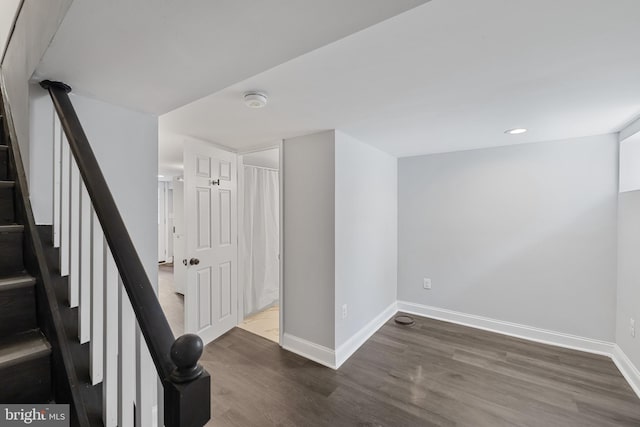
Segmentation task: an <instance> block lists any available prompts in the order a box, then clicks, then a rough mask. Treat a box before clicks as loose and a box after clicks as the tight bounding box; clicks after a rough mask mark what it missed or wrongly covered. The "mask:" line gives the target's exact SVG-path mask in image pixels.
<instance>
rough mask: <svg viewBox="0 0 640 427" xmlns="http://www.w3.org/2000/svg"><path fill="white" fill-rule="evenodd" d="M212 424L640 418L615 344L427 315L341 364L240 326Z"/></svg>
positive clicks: (222, 341) (216, 351) (221, 374)
mask: <svg viewBox="0 0 640 427" xmlns="http://www.w3.org/2000/svg"><path fill="white" fill-rule="evenodd" d="M202 362H203V364H204V365H205V367H206V368H207V370H208V371H209V372H210V373H211V376H212V384H213V394H212V401H213V402H212V403H213V404H212V407H213V414H212V415H213V417H212V420H211V421H210V423H209V424H208V425H210V426H221V427H222V426H241V427H247V426H474V427H482V426H491V427H496V426H546V427H551V426H580V427H586V426H593V427H604V426H640V400H639V399H638V398H637V397H636V396H635V394H634V393H633V391H632V390H631V388H630V387H629V385H628V384H627V383H626V382H625V380H624V378H623V377H622V375H621V374H620V372H619V371H618V370H617V368H616V367H615V365H614V364H613V362H612V361H611V360H610V359H609V358H607V357H604V356H596V355H592V354H587V353H581V352H578V351H573V350H567V349H562V348H557V347H552V346H547V345H542V344H536V343H532V342H528V341H524V340H520V339H517V338H511V337H506V336H503V335H499V334H493V333H490V332H485V331H481V330H477V329H472V328H467V327H463V326H458V325H454V324H451V323H446V322H440V321H436V320H430V319H423V318H418V317H416V324H415V326H413V327H409V328H407V327H401V326H397V325H395V324H394V323H393V322H392V321H390V322H388V323H387V324H386V325H385V326H383V327H382V328H381V329H380V330H379V331H378V332H377V333H376V334H375V335H374V336H373V337H372V338H371V339H370V340H369V341H368V342H367V343H366V344H365V345H364V346H363V347H361V348H360V349H359V350H358V352H357V353H356V354H355V355H353V357H351V359H349V360H348V361H347V362H346V363H345V364H344V365H343V366H342V367H341V368H340V369H339V370H338V371H333V370H331V369H328V368H325V367H322V366H320V365H318V364H316V363H314V362H311V361H308V360H306V359H303V358H302V357H299V356H297V355H295V354H293V353H290V352H287V351H284V350H282V349H281V348H280V347H279V346H278V345H277V344H275V343H273V342H271V341H269V340H266V339H264V338H260V337H258V336H256V335H253V334H251V333H249V332H246V331H244V330H241V329H238V328H235V329H233V330H232V331H230V332H229V333H227V334H225V335H224V336H222V337H221V338H219V339H218V340H216V341H215V342H213V343H211V344H209V345H208V346H207V347H206V349H205V353H204V355H203V358H202Z"/></svg>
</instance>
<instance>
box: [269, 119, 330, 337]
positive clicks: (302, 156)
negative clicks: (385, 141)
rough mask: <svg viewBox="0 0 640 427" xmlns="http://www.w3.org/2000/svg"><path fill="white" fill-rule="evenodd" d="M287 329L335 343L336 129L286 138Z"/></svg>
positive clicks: (285, 290)
mask: <svg viewBox="0 0 640 427" xmlns="http://www.w3.org/2000/svg"><path fill="white" fill-rule="evenodd" d="M283 146H284V162H283V165H282V166H283V170H282V172H283V173H282V179H283V180H284V181H283V182H284V229H283V233H284V296H283V299H284V301H283V304H284V313H285V316H284V333H286V334H291V335H293V336H296V337H298V338H302V339H304V340H307V341H310V342H313V343H316V344H319V345H322V346H325V347H327V348H331V349H332V348H334V343H335V322H334V301H335V258H334V247H335V233H334V230H335V226H334V212H335V209H334V207H335V200H334V183H335V144H334V132H333V131H329V132H322V133H317V134H313V135H308V136H302V137H298V138H292V139H287V140H285V141H284V144H283Z"/></svg>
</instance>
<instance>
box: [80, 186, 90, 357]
mask: <svg viewBox="0 0 640 427" xmlns="http://www.w3.org/2000/svg"><path fill="white" fill-rule="evenodd" d="M91 216H92V214H91V199H90V198H89V193H88V192H87V187H86V186H85V185H84V183H83V182H82V181H81V182H80V310H79V317H80V319H79V320H80V324H79V325H78V338H79V339H80V343H81V344H84V343H86V342H89V339H90V338H91V249H92V246H91Z"/></svg>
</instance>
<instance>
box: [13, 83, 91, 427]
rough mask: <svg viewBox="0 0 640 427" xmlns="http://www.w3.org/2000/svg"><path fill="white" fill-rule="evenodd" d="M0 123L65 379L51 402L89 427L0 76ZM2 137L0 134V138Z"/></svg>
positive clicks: (47, 325)
mask: <svg viewBox="0 0 640 427" xmlns="http://www.w3.org/2000/svg"><path fill="white" fill-rule="evenodd" d="M2 117H4V120H2ZM0 122H3V123H0V127H2V128H3V129H4V135H1V136H3V137H4V141H0V144H2V143H3V142H4V143H6V144H7V145H8V146H9V147H10V152H11V156H12V157H13V163H14V171H13V172H14V174H15V177H14V178H15V181H16V194H15V201H16V207H17V208H18V209H19V210H21V211H22V215H23V218H24V221H25V223H24V225H25V233H26V234H25V237H26V239H25V243H26V247H25V254H27V253H30V254H31V255H32V256H27V257H25V262H26V263H27V265H26V267H27V268H28V270H29V272H30V273H31V274H32V275H34V276H36V278H37V279H38V282H37V283H38V285H37V286H36V298H37V299H36V303H37V304H40V307H41V309H40V310H39V311H41V312H42V316H43V317H44V318H45V322H43V324H41V325H40V326H41V328H42V330H43V331H44V332H45V334H46V336H47V339H48V340H49V341H50V342H51V343H52V347H53V348H52V350H53V353H54V356H53V358H52V365H51V366H52V368H53V369H55V370H56V371H57V373H58V375H60V376H61V377H66V381H64V380H63V379H61V380H60V381H59V382H58V387H59V388H58V392H59V393H61V394H60V395H56V396H55V398H56V399H58V398H61V399H62V400H61V401H60V402H61V403H62V402H65V403H72V404H73V408H72V411H73V412H72V413H71V417H72V423H74V422H76V423H77V424H78V425H80V426H89V425H90V424H89V417H88V416H87V408H86V406H85V405H84V403H83V401H82V396H81V395H80V381H79V380H78V375H77V373H76V370H75V369H74V366H73V356H72V354H71V349H70V348H69V345H68V343H67V340H66V339H63V335H62V334H64V324H63V320H62V317H61V314H60V310H59V308H58V304H57V299H56V294H55V290H54V285H53V280H52V278H51V275H50V274H49V269H48V267H47V261H46V259H45V253H44V248H43V246H42V241H41V239H40V236H39V234H38V232H37V231H36V222H35V219H34V217H33V210H32V208H31V200H30V199H29V187H28V185H27V175H26V173H25V170H24V163H23V162H22V156H21V154H20V148H19V146H18V138H17V135H16V129H15V125H14V122H13V115H12V113H11V108H10V105H9V100H8V97H7V85H6V82H5V79H4V75H3V74H2V73H0ZM2 133H3V132H2V131H1V130H0V134H2ZM29 264H30V265H29Z"/></svg>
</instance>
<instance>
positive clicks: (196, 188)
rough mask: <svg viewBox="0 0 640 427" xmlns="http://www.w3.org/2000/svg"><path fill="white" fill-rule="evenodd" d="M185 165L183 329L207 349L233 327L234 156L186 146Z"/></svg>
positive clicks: (197, 145) (204, 146) (192, 143)
mask: <svg viewBox="0 0 640 427" xmlns="http://www.w3.org/2000/svg"><path fill="white" fill-rule="evenodd" d="M184 164H185V174H184V185H185V207H184V210H185V221H186V223H187V224H186V225H187V226H186V231H187V233H186V241H187V244H186V246H187V256H186V260H187V264H188V265H187V289H186V293H185V330H186V332H190V333H197V334H199V335H200V337H201V338H202V339H203V341H204V342H205V344H206V343H208V342H210V341H212V340H214V339H216V338H218V337H219V336H220V335H222V334H224V333H225V332H227V331H228V330H229V329H231V328H233V327H234V326H236V324H237V306H238V304H237V298H238V295H237V272H236V260H237V232H238V231H237V211H236V155H235V154H234V153H230V152H227V151H224V150H221V149H218V148H215V147H213V146H211V145H210V144H207V143H204V142H199V141H187V142H186V143H185V150H184Z"/></svg>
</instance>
